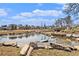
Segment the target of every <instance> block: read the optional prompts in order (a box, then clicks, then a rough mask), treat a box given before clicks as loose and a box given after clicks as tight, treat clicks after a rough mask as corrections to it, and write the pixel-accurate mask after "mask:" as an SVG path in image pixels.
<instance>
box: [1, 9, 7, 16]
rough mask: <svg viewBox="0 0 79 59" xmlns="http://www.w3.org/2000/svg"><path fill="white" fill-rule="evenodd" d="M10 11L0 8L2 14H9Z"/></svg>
mask: <svg viewBox="0 0 79 59" xmlns="http://www.w3.org/2000/svg"><path fill="white" fill-rule="evenodd" d="M7 15H8V12H7V10H5V9H0V16H7Z"/></svg>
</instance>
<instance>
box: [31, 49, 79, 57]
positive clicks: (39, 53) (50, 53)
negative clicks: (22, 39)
mask: <svg viewBox="0 0 79 59" xmlns="http://www.w3.org/2000/svg"><path fill="white" fill-rule="evenodd" d="M31 55H32V56H79V51H72V52H67V51H63V50H57V49H50V50H49V49H38V50H33V52H32V54H31Z"/></svg>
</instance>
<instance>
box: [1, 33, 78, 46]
mask: <svg viewBox="0 0 79 59" xmlns="http://www.w3.org/2000/svg"><path fill="white" fill-rule="evenodd" d="M7 41H16V42H17V44H18V45H24V44H26V43H27V44H29V43H30V42H41V43H43V42H48V43H51V42H52V43H58V44H63V45H69V46H74V45H79V42H75V41H71V42H65V41H64V39H60V38H58V37H48V36H46V35H43V34H36V33H32V34H31V33H28V34H26V33H25V34H20V35H7V36H6V35H5V36H0V42H7Z"/></svg>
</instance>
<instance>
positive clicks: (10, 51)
mask: <svg viewBox="0 0 79 59" xmlns="http://www.w3.org/2000/svg"><path fill="white" fill-rule="evenodd" d="M19 52H20V48H16V47H10V46H9V47H5V46H1V47H0V56H19Z"/></svg>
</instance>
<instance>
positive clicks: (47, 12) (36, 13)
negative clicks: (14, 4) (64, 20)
mask: <svg viewBox="0 0 79 59" xmlns="http://www.w3.org/2000/svg"><path fill="white" fill-rule="evenodd" d="M61 15H63V13H62V11H60V10H39V9H36V10H33V11H32V12H22V13H20V14H18V15H16V16H13V17H12V18H14V19H17V18H25V17H26V18H28V17H37V16H43V17H44V16H53V17H58V16H61Z"/></svg>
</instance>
